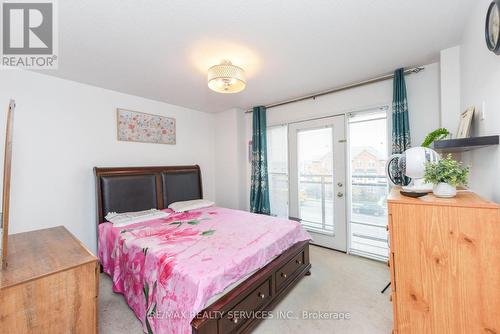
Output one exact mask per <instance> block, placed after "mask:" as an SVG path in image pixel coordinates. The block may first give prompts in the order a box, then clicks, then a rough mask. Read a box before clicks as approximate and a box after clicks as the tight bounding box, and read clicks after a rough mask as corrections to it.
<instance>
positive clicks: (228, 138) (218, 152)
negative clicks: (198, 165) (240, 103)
mask: <svg viewBox="0 0 500 334" xmlns="http://www.w3.org/2000/svg"><path fill="white" fill-rule="evenodd" d="M243 117H244V112H243V110H240V109H230V110H227V111H224V112H219V113H217V114H215V156H216V161H215V178H216V180H217V187H216V194H215V199H216V202H217V205H220V206H223V207H226V208H231V209H245V208H246V205H245V203H244V202H245V198H246V197H245V196H244V193H243V192H244V191H245V189H246V186H245V171H246V170H245V165H244V161H245V136H244V132H243V127H244V120H243Z"/></svg>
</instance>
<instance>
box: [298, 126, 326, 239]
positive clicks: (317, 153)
mask: <svg viewBox="0 0 500 334" xmlns="http://www.w3.org/2000/svg"><path fill="white" fill-rule="evenodd" d="M297 151H298V152H297V153H298V156H297V158H298V160H297V170H298V174H299V175H298V182H299V185H298V190H299V193H298V195H299V198H298V200H299V218H300V219H301V221H302V224H303V225H304V227H305V228H307V229H310V230H312V231H316V232H319V233H324V234H333V232H334V224H333V221H334V220H333V129H332V128H331V127H325V128H319V129H310V130H299V131H298V133H297Z"/></svg>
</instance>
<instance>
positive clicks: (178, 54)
mask: <svg viewBox="0 0 500 334" xmlns="http://www.w3.org/2000/svg"><path fill="white" fill-rule="evenodd" d="M473 4H474V0H439V1H436V0H413V1H410V0H407V1H401V0H384V1H373V0H357V1H347V0H330V1H326V0H325V1H319V0H309V1H306V0H303V1H299V0H274V1H266V0H226V1H223V0H211V1H206V0H203V1H195V0H190V1H186V0H183V1H182V0H168V1H166V0H162V1H161V0H156V1H137V0H106V1H103V0H85V1H81V0H64V1H58V7H59V69H58V70H54V71H46V72H45V73H47V74H49V75H54V76H58V77H62V78H66V79H70V80H75V81H79V82H83V83H87V84H91V85H95V86H99V87H104V88H108V89H112V90H116V91H120V92H124V93H129V94H133V95H138V96H143V97H147V98H151V99H154V100H159V101H164V102H168V103H171V104H176V105H181V106H185V107H189V108H192V109H197V110H202V111H207V112H218V111H223V110H227V109H230V108H233V107H239V108H248V107H250V106H254V105H261V104H268V103H271V102H277V101H281V100H285V99H288V98H293V97H296V96H301V95H305V94H309V93H314V92H317V91H321V90H325V89H328V88H332V87H336V86H339V85H343V84H346V83H350V82H354V81H357V80H361V79H367V78H370V77H372V76H378V75H380V74H385V73H387V72H391V71H393V70H394V69H395V68H397V67H401V66H412V65H420V64H427V63H430V62H433V61H436V60H438V56H439V51H440V50H442V49H444V48H447V47H450V46H453V45H456V44H458V43H459V42H460V37H461V33H462V27H463V25H464V22H465V21H466V19H467V13H468V12H469V11H470V9H471V6H472V5H473ZM221 59H230V60H231V61H232V62H233V63H234V64H236V65H238V66H241V67H243V68H244V69H245V70H246V72H247V88H246V90H244V91H243V92H241V93H238V94H232V95H228V94H218V93H215V92H212V91H210V90H209V89H208V87H207V83H206V75H207V74H206V73H207V72H206V71H207V69H208V67H210V66H212V65H215V64H217V63H218V62H219V61H220V60H221Z"/></svg>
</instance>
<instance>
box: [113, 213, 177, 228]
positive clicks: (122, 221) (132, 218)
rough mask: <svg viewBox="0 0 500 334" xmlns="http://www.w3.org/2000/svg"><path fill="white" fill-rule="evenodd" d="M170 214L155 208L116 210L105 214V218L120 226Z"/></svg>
mask: <svg viewBox="0 0 500 334" xmlns="http://www.w3.org/2000/svg"><path fill="white" fill-rule="evenodd" d="M169 215H170V214H169V213H168V212H163V211H160V210H157V209H149V210H144V211H136V212H124V213H116V212H108V214H107V215H106V217H104V218H106V220H107V221H109V222H111V223H112V224H113V226H116V227H122V226H125V225H130V224H135V223H141V222H145V221H148V220H153V219H158V218H165V217H168V216H169Z"/></svg>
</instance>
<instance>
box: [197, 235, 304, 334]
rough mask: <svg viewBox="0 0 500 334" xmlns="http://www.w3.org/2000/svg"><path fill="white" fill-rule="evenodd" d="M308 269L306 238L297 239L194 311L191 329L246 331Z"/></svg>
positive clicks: (206, 333) (202, 333)
mask: <svg viewBox="0 0 500 334" xmlns="http://www.w3.org/2000/svg"><path fill="white" fill-rule="evenodd" d="M310 269H311V264H310V262H309V241H303V242H299V243H297V244H295V245H294V246H292V247H291V248H289V249H288V250H286V251H285V252H284V253H283V254H281V255H280V256H278V257H277V258H276V259H274V260H273V261H271V262H270V263H268V264H267V265H266V266H265V267H264V268H262V269H261V270H259V271H258V272H256V273H255V274H253V275H252V276H250V277H249V278H248V279H246V280H245V281H244V282H242V283H241V284H240V285H238V286H237V287H235V288H234V289H233V290H231V291H229V292H228V293H226V294H225V295H224V296H223V297H222V298H220V299H219V300H217V301H216V302H215V303H213V304H212V305H210V306H209V307H207V308H206V309H204V310H203V311H201V312H200V313H198V315H197V317H196V318H195V319H194V320H193V321H192V322H191V326H192V328H193V333H194V334H229V333H248V332H250V331H251V330H252V329H253V328H254V327H255V326H256V325H257V324H258V323H259V321H261V320H263V319H265V318H266V312H267V311H270V310H271V309H272V308H273V307H274V306H275V305H276V304H277V303H278V302H279V301H280V300H281V299H283V297H285V296H286V295H287V294H288V292H290V290H291V289H292V288H293V287H294V286H295V285H296V284H297V282H298V281H299V280H300V279H301V278H302V277H304V276H305V275H310Z"/></svg>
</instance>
